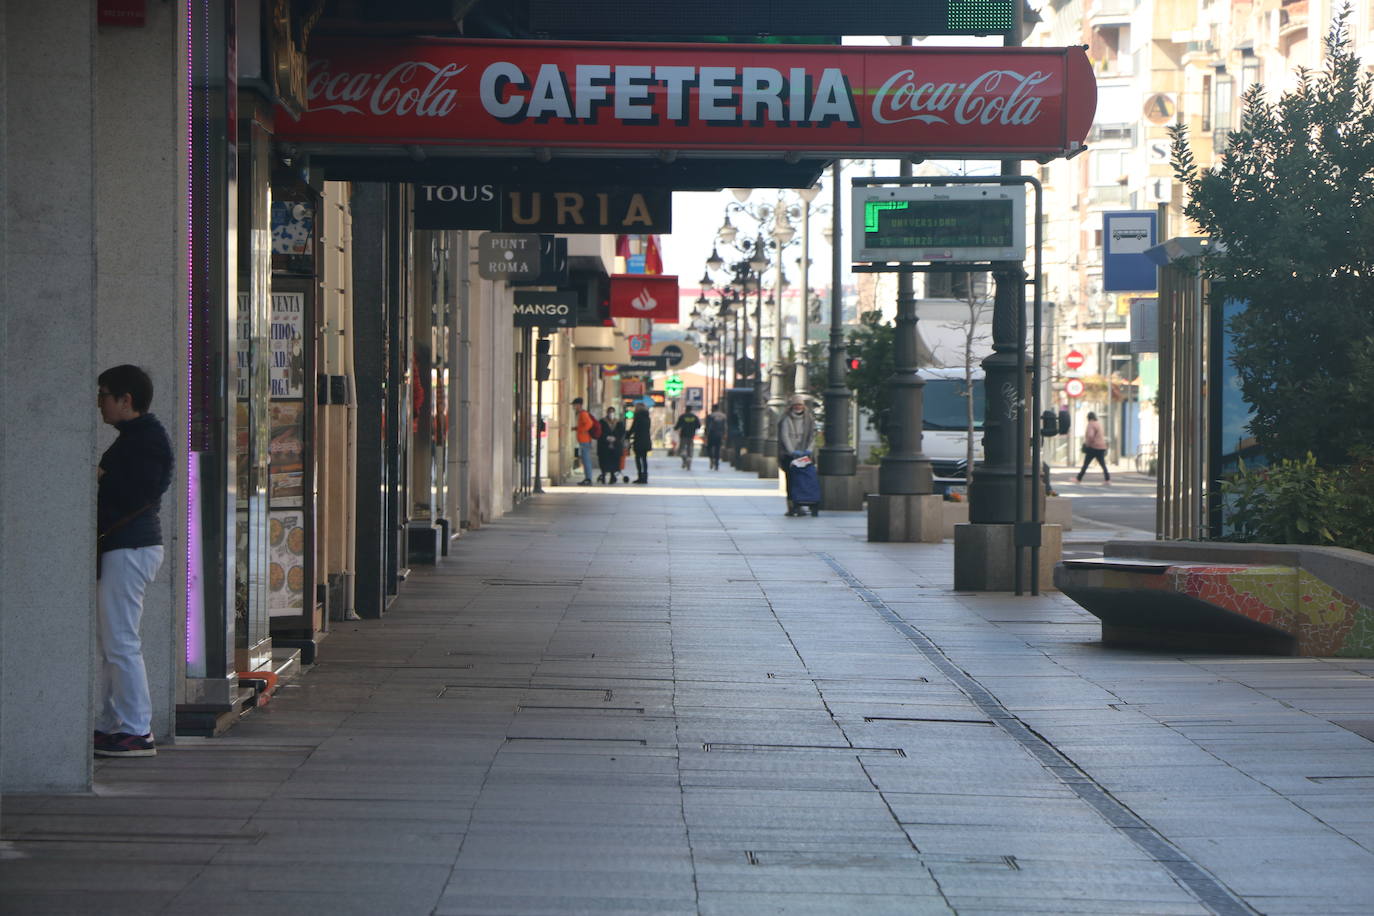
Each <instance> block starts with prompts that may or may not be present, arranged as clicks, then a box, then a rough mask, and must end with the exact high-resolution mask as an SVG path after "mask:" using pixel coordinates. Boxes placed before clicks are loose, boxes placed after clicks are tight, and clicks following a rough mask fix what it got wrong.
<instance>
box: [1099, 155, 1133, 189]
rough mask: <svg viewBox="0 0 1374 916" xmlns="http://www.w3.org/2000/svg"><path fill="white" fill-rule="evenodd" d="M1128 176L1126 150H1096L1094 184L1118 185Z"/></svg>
mask: <svg viewBox="0 0 1374 916" xmlns="http://www.w3.org/2000/svg"><path fill="white" fill-rule="evenodd" d="M1125 174H1126V153H1125V151H1124V150H1111V149H1108V150H1102V149H1100V150H1095V151H1094V152H1093V184H1095V185H1106V184H1116V183H1117V181H1118V180H1119V179H1120V178H1121V176H1122V175H1125Z"/></svg>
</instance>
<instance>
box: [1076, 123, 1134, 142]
mask: <svg viewBox="0 0 1374 916" xmlns="http://www.w3.org/2000/svg"><path fill="white" fill-rule="evenodd" d="M1088 142H1089V143H1091V144H1093V145H1102V144H1110V145H1112V146H1132V145H1134V143H1135V125H1134V124H1131V123H1129V122H1122V123H1120V124H1094V125H1093V126H1092V129H1091V130H1090V131H1089V132H1088Z"/></svg>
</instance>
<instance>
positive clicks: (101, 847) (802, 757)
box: [0, 460, 1374, 916]
mask: <svg viewBox="0 0 1374 916" xmlns="http://www.w3.org/2000/svg"><path fill="white" fill-rule="evenodd" d="M651 475H652V479H653V481H654V484H653V485H651V486H648V487H640V486H633V485H630V486H626V485H617V486H615V487H590V488H578V487H571V488H566V487H560V488H554V489H552V490H550V491H549V492H548V493H546V494H545V495H544V496H542V497H540V498H538V499H536V500H533V501H531V502H529V503H527V504H526V505H525V506H523V507H521V508H520V509H519V510H517V511H516V512H515V513H513V514H512V515H510V516H508V517H507V518H505V519H502V520H500V521H498V522H496V523H494V524H492V525H490V526H487V527H484V528H483V529H481V530H479V531H476V532H473V533H472V534H470V535H469V536H466V537H464V538H463V539H462V540H461V542H459V544H458V545H457V550H456V551H455V556H453V557H450V558H449V559H448V560H447V561H445V562H444V563H443V564H442V565H440V566H438V567H436V568H433V569H425V570H419V571H417V572H416V573H415V574H414V575H413V576H412V578H411V580H410V581H409V582H407V583H406V585H405V587H404V591H403V594H402V596H401V597H400V598H399V599H398V600H397V602H396V604H395V605H394V607H393V609H392V612H391V613H390V614H389V615H388V616H387V617H386V618H385V619H383V620H380V621H362V622H353V623H348V624H336V625H335V631H334V633H333V634H332V635H331V636H330V637H329V639H328V640H327V641H326V642H325V644H324V645H323V647H322V651H321V661H320V664H318V665H317V666H315V668H314V669H313V670H311V671H310V672H309V673H308V674H306V675H304V676H303V677H301V678H300V679H298V680H297V681H296V682H295V683H294V684H290V685H288V686H286V687H284V688H283V689H282V690H281V692H280V694H279V695H278V696H277V697H276V698H275V699H274V700H273V701H272V703H271V704H270V705H269V706H267V707H265V708H263V709H261V710H258V711H256V712H254V713H253V714H251V715H250V716H248V717H247V718H245V719H244V720H243V721H242V722H241V723H240V724H239V725H238V726H237V727H235V728H234V729H233V730H231V731H230V732H229V733H228V734H227V735H225V736H223V737H221V738H217V739H183V740H181V741H179V742H178V743H177V744H176V745H175V746H174V747H164V748H162V749H161V750H160V751H159V754H158V756H157V757H156V758H152V759H142V760H114V761H102V762H101V763H99V764H97V782H98V791H97V793H96V795H95V796H91V797H7V798H5V799H4V800H3V807H0V816H2V817H3V821H2V822H0V828H3V835H4V839H5V841H6V842H5V844H4V845H3V846H0V858H3V859H4V861H0V912H3V913H7V914H11V913H13V914H29V913H70V914H117V913H139V914H142V913H171V914H181V913H188V914H196V916H215V914H246V916H249V914H250V916H267V914H278V913H280V914H287V913H290V914H316V913H327V914H366V916H373V914H385V916H408V914H431V913H433V914H503V913H541V914H559V916H564V914H574V913H589V914H602V913H632V914H651V913H673V914H677V913H681V914H694V913H702V914H717V913H720V914H755V913H788V914H794V913H795V914H809V913H836V914H847V913H877V914H886V913H891V914H901V916H920V914H927V913H930V914H945V913H958V914H960V916H966V914H980V913H985V914H1030V913H1046V914H1068V913H1073V914H1201V913H1226V914H1231V913H1252V912H1260V913H1267V914H1276V916H1277V914H1290V913H1291V914H1314V916H1315V914H1356V913H1364V914H1367V913H1370V912H1371V911H1374V743H1371V740H1370V738H1369V737H1362V736H1361V735H1360V734H1358V733H1357V731H1360V730H1363V732H1364V734H1365V735H1366V736H1370V735H1374V661H1370V660H1330V659H1328V660H1316V659H1292V658H1260V657H1251V656H1198V655H1192V656H1182V657H1180V656H1175V655H1169V654H1162V653H1154V654H1152V653H1143V652H1125V651H1117V650H1112V651H1108V650H1105V649H1103V648H1101V647H1100V646H1099V645H1097V643H1096V639H1097V626H1096V623H1095V620H1094V619H1093V618H1091V617H1088V616H1087V615H1086V614H1084V613H1083V612H1082V611H1081V610H1079V609H1078V608H1077V606H1076V605H1074V604H1072V603H1071V602H1069V601H1068V600H1067V599H1065V598H1063V597H1061V596H1059V595H1057V594H1053V593H1051V594H1047V595H1043V596H1039V597H1022V598H1017V597H1014V596H1010V595H1005V594H993V595H986V594H981V595H980V594H962V593H955V592H953V591H952V590H951V588H950V582H951V578H952V573H951V563H952V548H951V547H950V545H949V544H948V543H946V544H943V545H901V544H869V543H867V542H866V540H865V519H864V516H863V515H862V514H859V513H822V514H821V516H820V517H819V518H785V517H784V516H783V502H782V498H781V496H780V495H779V494H778V493H777V491H776V489H775V486H774V482H772V481H759V480H757V479H756V478H754V477H753V476H752V475H746V474H741V473H738V472H735V471H732V470H730V469H729V468H726V469H724V470H721V471H719V472H712V471H710V470H708V469H706V468H705V467H703V466H701V465H698V466H697V467H696V468H695V469H694V470H693V471H692V472H690V473H689V472H686V471H682V470H680V469H677V468H674V467H673V463H672V462H670V461H668V460H659V461H656V462H655V464H654V467H653V469H652V472H651ZM1340 723H1344V727H1343V726H1342V724H1340ZM114 889H118V890H114Z"/></svg>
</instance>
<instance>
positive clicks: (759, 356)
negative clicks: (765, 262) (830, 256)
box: [749, 270, 768, 471]
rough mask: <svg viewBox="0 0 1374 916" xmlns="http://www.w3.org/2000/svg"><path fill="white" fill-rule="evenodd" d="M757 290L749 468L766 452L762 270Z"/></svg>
mask: <svg viewBox="0 0 1374 916" xmlns="http://www.w3.org/2000/svg"><path fill="white" fill-rule="evenodd" d="M757 277H758V290H757V295H756V296H755V297H754V403H753V406H752V409H751V410H750V411H749V455H750V458H749V461H750V470H754V471H757V470H759V469H760V468H759V464H758V462H759V459H760V458H762V457H763V456H764V455H765V454H766V453H767V451H766V450H767V445H766V444H765V443H764V438H765V436H766V435H767V432H768V420H767V419H766V417H765V414H766V413H767V412H768V405H767V403H765V401H766V399H767V396H768V383H767V382H765V381H764V377H763V347H762V345H761V344H762V342H763V271H762V270H759V271H758V272H757Z"/></svg>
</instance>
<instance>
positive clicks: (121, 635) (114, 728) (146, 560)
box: [95, 547, 162, 735]
mask: <svg viewBox="0 0 1374 916" xmlns="http://www.w3.org/2000/svg"><path fill="white" fill-rule="evenodd" d="M161 566H162V548H161V547H134V548H125V549H123V550H111V551H109V552H107V553H106V554H105V555H104V556H103V557H101V560H100V580H99V582H98V583H97V589H96V594H97V598H98V601H97V605H98V608H99V615H98V616H99V618H100V620H99V624H100V625H99V628H98V631H97V632H98V633H99V637H100V657H101V660H102V662H103V664H102V666H101V685H100V687H101V696H102V697H103V698H104V701H103V703H102V704H101V708H100V712H99V713H97V714H96V720H95V727H96V728H97V729H99V730H100V731H102V732H110V733H114V732H125V733H126V734H130V735H146V734H148V733H149V732H151V731H152V727H153V723H152V719H153V701H152V699H151V697H149V695H148V671H147V669H146V668H144V666H143V640H142V637H141V636H140V635H139V622H140V621H141V620H142V619H143V593H144V592H146V591H147V590H148V583H149V582H152V581H153V576H156V575H157V571H158V568H159V567H161Z"/></svg>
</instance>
